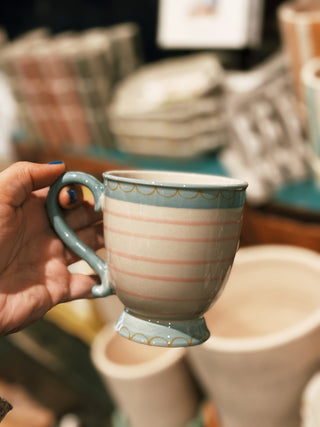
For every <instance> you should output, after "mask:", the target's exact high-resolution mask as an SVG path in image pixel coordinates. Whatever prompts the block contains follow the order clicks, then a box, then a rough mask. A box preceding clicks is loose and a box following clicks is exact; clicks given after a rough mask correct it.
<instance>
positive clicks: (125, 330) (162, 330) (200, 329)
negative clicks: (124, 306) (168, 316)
mask: <svg viewBox="0 0 320 427" xmlns="http://www.w3.org/2000/svg"><path fill="white" fill-rule="evenodd" d="M115 330H116V331H117V332H118V333H119V334H120V335H121V336H123V337H125V338H128V339H129V340H131V341H135V342H137V343H140V344H147V345H152V346H159V347H189V346H195V345H199V344H202V343H203V342H205V341H206V340H207V339H208V338H209V336H210V332H209V330H208V328H207V325H206V322H205V320H204V318H203V317H201V318H200V319H195V320H184V321H174V322H170V321H163V320H161V321H156V322H155V321H151V320H148V319H143V318H140V317H137V316H135V315H133V314H131V313H130V312H129V311H128V310H124V311H123V312H122V314H121V316H120V318H119V320H118V322H117V324H116V326H115Z"/></svg>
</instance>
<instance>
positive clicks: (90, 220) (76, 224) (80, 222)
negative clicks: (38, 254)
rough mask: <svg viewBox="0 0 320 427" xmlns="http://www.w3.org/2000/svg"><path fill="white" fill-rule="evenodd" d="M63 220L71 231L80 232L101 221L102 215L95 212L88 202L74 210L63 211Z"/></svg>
mask: <svg viewBox="0 0 320 427" xmlns="http://www.w3.org/2000/svg"><path fill="white" fill-rule="evenodd" d="M64 218H65V220H66V222H67V224H68V225H69V226H70V227H71V228H72V230H75V231H77V230H80V229H82V228H85V227H88V226H89V225H91V224H94V223H95V222H97V221H101V220H102V213H101V212H96V211H95V210H94V209H93V206H92V205H91V204H90V203H88V202H83V203H82V204H81V205H80V206H78V207H76V208H75V209H69V210H67V211H65V213H64Z"/></svg>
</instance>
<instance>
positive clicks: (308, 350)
mask: <svg viewBox="0 0 320 427" xmlns="http://www.w3.org/2000/svg"><path fill="white" fill-rule="evenodd" d="M319 278H320V256H319V254H318V253H316V252H313V251H310V250H307V249H303V248H299V247H294V246H287V245H258V246H252V247H247V248H241V249H240V250H239V252H238V254H237V257H236V260H235V263H234V266H233V270H232V272H231V275H230V277H229V281H228V284H227V286H226V289H225V292H224V293H223V295H222V296H221V298H220V299H219V301H217V303H216V304H215V305H214V306H213V307H212V308H211V309H210V310H209V311H208V312H207V313H206V320H207V323H208V327H209V329H210V331H211V333H212V334H213V336H212V337H211V338H210V339H209V340H208V341H207V342H206V343H204V344H203V345H201V346H198V347H195V348H192V349H191V348H190V349H188V361H189V362H190V365H191V367H192V369H193V371H194V374H195V375H196V376H197V378H198V379H199V382H200V383H201V384H202V386H203V387H204V389H205V391H206V392H207V394H208V396H209V398H210V399H211V400H213V402H214V404H215V406H216V409H217V412H218V416H219V420H220V423H221V426H223V427H256V426H259V427H280V426H281V427H299V426H300V422H301V420H300V405H301V399H302V393H303V390H304V388H305V386H306V384H307V383H308V381H309V380H310V378H311V377H312V375H313V374H314V373H315V372H317V371H318V369H319V366H320V286H319V285H320V283H319Z"/></svg>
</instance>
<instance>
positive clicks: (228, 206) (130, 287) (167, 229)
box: [47, 170, 247, 347]
mask: <svg viewBox="0 0 320 427" xmlns="http://www.w3.org/2000/svg"><path fill="white" fill-rule="evenodd" d="M103 179H104V183H103V184H102V183H101V182H100V181H98V180H97V179H96V178H94V177H93V176H91V175H89V174H86V173H83V172H66V173H65V174H64V175H62V176H61V177H60V178H59V179H58V181H57V182H56V183H54V185H53V186H52V187H51V188H50V191H49V194H48V197H47V206H48V214H49V218H50V220H51V222H52V225H53V227H54V229H55V231H56V232H57V234H58V235H59V236H60V238H61V239H62V240H63V241H64V243H65V244H66V245H67V246H69V247H70V248H71V249H72V250H73V251H74V252H75V253H77V254H78V255H79V256H80V257H81V258H83V259H84V260H85V261H87V262H88V263H89V265H90V266H91V267H92V268H93V269H94V270H95V271H96V272H97V273H98V274H99V276H100V279H101V284H99V285H96V286H94V287H93V289H92V293H93V295H94V296H96V297H102V296H108V295H111V294H113V293H116V294H117V296H118V297H119V299H120V300H121V302H122V303H123V304H124V306H125V309H124V311H123V313H122V314H121V316H120V318H119V320H118V322H117V324H116V330H117V331H118V332H119V333H120V334H121V335H123V336H125V337H127V338H129V339H131V340H134V341H137V342H141V343H145V344H149V345H158V346H173V347H175V346H192V345H197V344H200V343H202V342H204V341H205V340H206V339H208V337H209V331H208V329H207V327H206V324H205V320H204V317H203V314H204V313H205V312H206V311H207V310H208V308H209V307H210V306H211V304H212V303H213V302H214V301H215V299H216V298H217V297H218V295H219V294H220V292H221V290H222V288H223V286H224V284H225V282H226V279H227V277H228V274H229V272H230V270H231V267H232V264H233V260H234V257H235V254H236V251H237V248H238V242H239V237H240V230H241V220H242V210H243V204H244V200H245V189H246V187H247V184H246V183H245V182H242V181H239V180H236V179H231V178H226V177H221V176H212V175H201V174H192V173H179V172H164V171H162V172H160V171H134V170H131V171H113V172H105V173H104V174H103ZM75 183H78V184H82V185H85V186H86V187H88V188H89V189H90V190H91V191H92V193H93V196H94V199H95V208H96V209H97V210H102V211H103V223H104V236H105V248H106V251H107V253H106V260H107V262H105V261H104V260H103V259H102V258H100V257H99V256H98V255H97V254H96V253H94V252H93V250H92V249H90V248H89V247H88V246H86V245H84V244H83V242H81V241H80V240H79V238H78V237H77V236H76V234H75V233H74V232H73V231H72V230H71V229H70V227H69V226H68V225H67V224H66V222H65V220H64V218H63V214H62V212H61V210H60V208H59V204H58V195H59V192H60V190H61V189H62V188H63V187H64V186H66V185H69V184H75Z"/></svg>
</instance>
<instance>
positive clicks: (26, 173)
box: [0, 162, 66, 207]
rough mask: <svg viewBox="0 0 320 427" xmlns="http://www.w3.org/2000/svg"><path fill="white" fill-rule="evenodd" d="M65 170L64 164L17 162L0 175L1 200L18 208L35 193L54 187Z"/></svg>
mask: <svg viewBox="0 0 320 427" xmlns="http://www.w3.org/2000/svg"><path fill="white" fill-rule="evenodd" d="M65 170H66V166H65V164H64V163H62V162H61V163H54V164H41V163H31V162H16V163H14V164H12V165H11V166H9V167H8V168H7V169H5V170H4V171H2V172H1V173H0V188H1V193H2V194H1V199H2V201H4V202H7V203H8V204H10V205H12V206H14V207H18V206H20V205H21V204H22V203H23V202H24V201H25V200H26V199H27V198H28V197H29V196H30V194H31V193H32V192H33V191H35V190H40V189H41V188H44V187H48V186H50V185H52V184H53V183H54V181H55V180H56V179H57V178H58V177H59V176H60V175H61V174H62V173H63V172H65Z"/></svg>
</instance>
